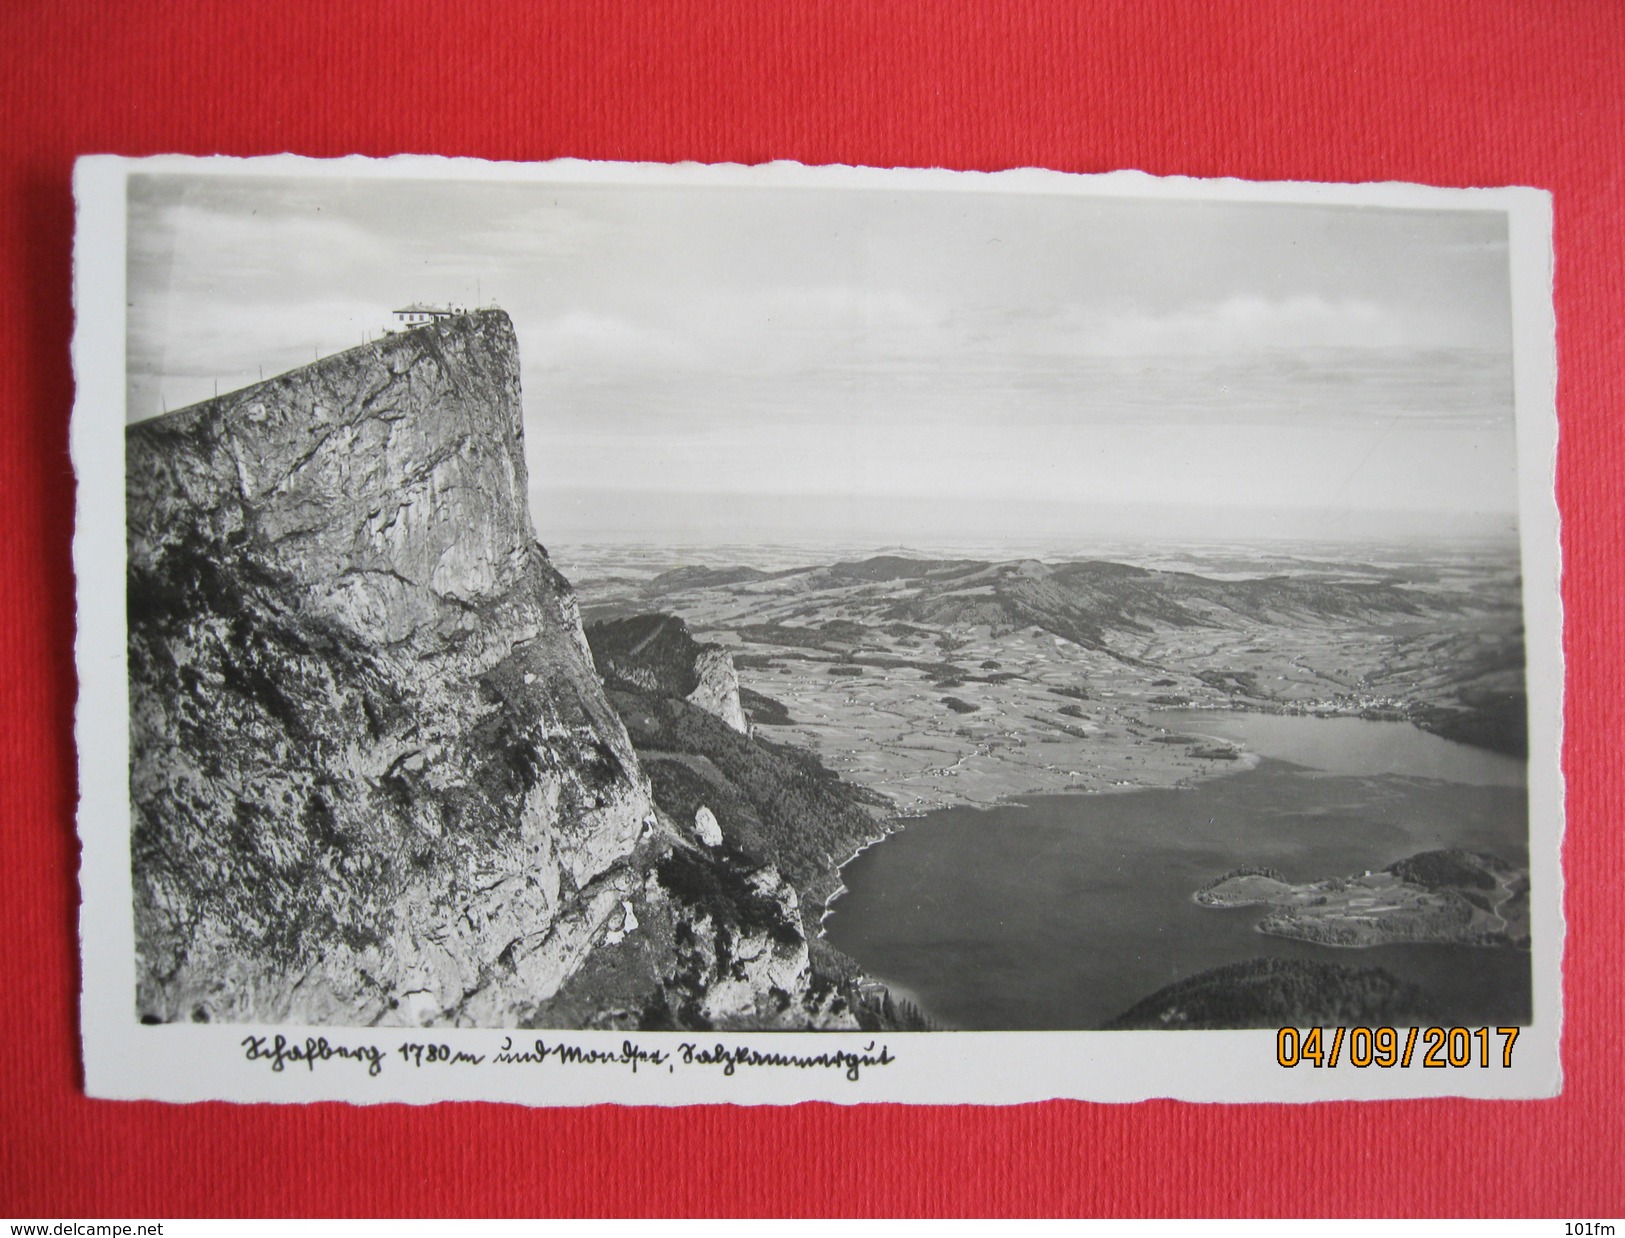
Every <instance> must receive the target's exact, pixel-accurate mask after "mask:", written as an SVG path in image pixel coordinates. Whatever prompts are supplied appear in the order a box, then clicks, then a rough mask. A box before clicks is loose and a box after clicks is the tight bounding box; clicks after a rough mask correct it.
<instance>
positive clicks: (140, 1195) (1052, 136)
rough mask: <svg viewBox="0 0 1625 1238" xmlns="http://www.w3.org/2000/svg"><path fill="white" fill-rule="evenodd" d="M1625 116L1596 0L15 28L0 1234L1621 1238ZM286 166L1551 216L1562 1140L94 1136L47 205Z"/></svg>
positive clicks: (1392, 1118) (830, 8)
mask: <svg viewBox="0 0 1625 1238" xmlns="http://www.w3.org/2000/svg"><path fill="white" fill-rule="evenodd" d="M1622 99H1625V5H1621V4H1618V3H1615V2H1612V0H1591V2H1586V0H1400V2H1394V0H1301V2H1297V3H1288V2H1286V0H1209V2H1208V3H1179V2H1177V0H1098V2H1093V3H1091V2H1088V0H1075V2H1073V3H1068V4H1045V3H1041V2H1040V0H983V2H981V3H946V2H945V3H930V4H927V3H900V2H895V0H852V2H850V3H823V2H819V0H782V2H779V3H768V2H764V3H760V4H752V3H747V2H744V0H719V2H717V3H712V4H703V3H698V2H689V0H684V2H681V3H655V4H644V5H638V4H614V3H596V4H595V3H557V4H526V3H520V2H517V0H516V2H515V3H511V4H502V3H487V2H485V0H469V2H465V3H457V4H451V3H445V4H440V3H435V4H429V3H396V2H386V0H380V2H374V3H349V2H347V0H275V2H271V0H265V2H257V3H247V2H245V3H241V4H235V5H231V6H229V7H228V6H224V5H220V6H214V5H209V4H205V3H198V2H194V0H177V2H170V3H157V2H136V0H128V2H126V3H117V2H116V0H110V2H108V3H104V4H94V3H44V2H35V0H9V2H8V3H6V4H5V6H4V11H3V13H0V100H3V102H0V121H3V123H0V178H3V192H0V307H3V310H0V716H3V726H0V882H3V883H4V884H3V896H0V942H3V943H4V956H5V971H4V981H3V985H0V993H3V994H4V996H5V1006H6V1012H5V1017H4V1022H3V1025H0V1026H3V1031H0V1213H5V1214H8V1215H11V1216H14V1217H27V1216H30V1215H38V1216H46V1215H50V1216H53V1217H56V1216H74V1215H78V1216H95V1215H109V1214H123V1215H127V1216H165V1215H167V1216H188V1215H210V1214H248V1215H253V1214H263V1215H277V1214H294V1215H309V1214H333V1215H347V1214H383V1213H406V1214H434V1213H475V1214H510V1213H519V1214H524V1213H534V1214H603V1213H735V1212H739V1213H748V1214H755V1213H836V1214H858V1213H872V1212H879V1213H893V1212H906V1213H926V1214H934V1213H967V1212H969V1213H1005V1212H1014V1213H1052V1212H1061V1213H1083V1214H1103V1215H1140V1214H1175V1215H1192V1214H1194V1215H1202V1214H1231V1213H1241V1214H1247V1213H1262V1214H1276V1213H1280V1214H1288V1215H1301V1214H1310V1215H1314V1214H1331V1215H1336V1214H1411V1213H1422V1214H1434V1213H1441V1214H1451V1213H1463V1214H1491V1215H1493V1214H1500V1215H1512V1216H1519V1215H1558V1214H1562V1215H1565V1216H1570V1217H1599V1216H1601V1217H1609V1216H1612V1217H1615V1218H1617V1217H1618V1216H1619V1215H1620V1214H1621V1212H1622V1211H1625V1209H1622V1200H1625V1172H1622V1168H1621V1159H1622V1158H1621V1153H1620V1147H1621V1144H1622V1142H1625V1140H1622V1136H1625V1117H1622V1115H1625V1086H1622V1084H1625V1079H1622V1073H1625V1072H1622V1067H1621V1061H1622V1056H1625V1054H1622V1049H1625V1039H1622V1037H1621V1034H1620V1028H1619V1020H1620V1018H1621V1017H1622V1015H1625V1007H1622V1003H1621V1001H1620V997H1621V981H1620V971H1621V962H1622V959H1621V943H1622V941H1625V933H1622V927H1625V926H1622V924H1621V893H1620V891H1621V887H1622V881H1621V876H1622V874H1621V841H1620V840H1621V830H1620V812H1619V809H1620V797H1621V790H1622V788H1625V778H1622V776H1621V772H1620V764H1619V761H1618V749H1617V748H1616V747H1615V742H1616V741H1617V738H1618V736H1619V735H1620V733H1621V721H1622V720H1621V701H1622V695H1621V693H1620V691H1619V688H1618V686H1617V685H1618V682H1619V680H1618V676H1619V671H1618V668H1619V667H1620V666H1621V665H1622V664H1625V657H1622V656H1621V655H1622V653H1625V650H1622V649H1621V623H1620V618H1621V616H1620V598H1621V589H1620V577H1619V573H1620V554H1621V545H1620V541H1621V530H1622V528H1625V521H1622V518H1621V517H1622V514H1625V513H1622V502H1625V486H1622V485H1621V484H1620V483H1621V481H1622V480H1625V478H1622V476H1621V468H1620V464H1621V459H1620V457H1621V445H1622V433H1621V430H1620V426H1619V423H1618V420H1617V417H1618V415H1619V413H1620V395H1621V369H1622V366H1625V349H1622V348H1621V343H1622V327H1621V323H1622V321H1625V319H1622V306H1625V297H1622V293H1625V287H1622V278H1621V277H1622V271H1625V192H1622V191H1625V184H1622V176H1621V154H1622V152H1625V103H1622ZM284 150H291V151H296V152H299V153H302V154H307V155H343V154H349V153H354V152H359V153H362V154H369V155H386V154H393V153H398V152H402V151H410V152H433V153H443V154H458V155H475V156H482V157H486V158H493V159H524V160H530V159H546V158H550V157H553V156H559V155H575V156H582V157H587V158H597V159H652V160H682V159H694V160H702V161H737V162H744V163H754V162H760V161H763V160H769V159H798V160H801V161H803V162H806V163H815V164H816V163H833V162H844V163H859V164H873V165H882V166H885V165H893V164H910V165H927V166H929V165H941V166H945V167H950V168H975V169H995V168H1003V167H1010V166H1019V165H1027V164H1038V165H1043V166H1047V167H1052V168H1059V169H1062V170H1066V171H1078V172H1093V171H1104V170H1108V169H1113V168H1119V167H1135V168H1143V169H1145V170H1147V171H1150V172H1155V173H1185V174H1191V175H1196V176H1238V177H1248V178H1254V179H1266V180H1270V179H1309V180H1336V181H1362V180H1390V179H1391V180H1413V181H1423V182H1428V183H1432V184H1437V185H1501V184H1513V183H1521V184H1530V185H1538V186H1542V187H1544V188H1547V189H1550V190H1552V191H1553V192H1554V194H1555V207H1556V221H1557V222H1556V226H1557V237H1556V247H1557V285H1556V287H1557V317H1558V329H1559V391H1558V408H1559V412H1560V417H1561V424H1562V445H1561V449H1560V460H1559V467H1558V497H1559V502H1560V504H1561V507H1562V511H1563V518H1564V528H1563V550H1564V560H1565V579H1564V586H1563V596H1564V603H1565V607H1566V612H1567V621H1566V637H1565V639H1566V647H1567V656H1568V671H1567V675H1568V683H1567V692H1568V697H1567V702H1568V703H1567V728H1568V730H1567V734H1568V739H1567V746H1566V749H1565V753H1564V766H1565V770H1566V773H1567V778H1568V833H1567V839H1566V843H1565V846H1564V865H1565V869H1566V872H1567V875H1568V895H1567V905H1566V909H1565V910H1566V914H1567V917H1568V924H1569V937H1568V957H1567V960H1566V969H1565V972H1566V974H1565V989H1566V993H1567V1005H1566V1012H1565V1017H1566V1027H1565V1035H1564V1064H1565V1068H1566V1071H1567V1086H1566V1088H1565V1091H1564V1094H1563V1096H1562V1097H1561V1099H1558V1100H1553V1101H1544V1102H1533V1103H1518V1104H1483V1103H1476V1104H1475V1103H1466V1102H1418V1103H1412V1104H1398V1103H1393V1104H1365V1105H1356V1104H1332V1105H1316V1106H1310V1107H1300V1108H1294V1107H1286V1106H1244V1107H1229V1108H1222V1107H1217V1106H1209V1107H1199V1106H1191V1105H1181V1104H1174V1103H1168V1102H1158V1103H1151V1104H1143V1105H1134V1106H1126V1107H1106V1106H1095V1105H1085V1104H1076V1103H1053V1104H1044V1105H1029V1106H1023V1107H1019V1108H1010V1109H954V1108H939V1109H915V1108H904V1107H894V1106H872V1107H866V1108H855V1109H842V1108H836V1107H831V1106H822V1105H807V1106H801V1107H798V1108H794V1109H788V1110H774V1109H757V1110H750V1109H735V1108H728V1107H714V1108H701V1109H689V1110H667V1111H662V1110H657V1109H617V1108H598V1109H586V1110H577V1111H568V1110H565V1111H546V1110H525V1109H521V1108H517V1107H509V1106H497V1105H472V1104H465V1105H442V1106H437V1107H433V1108H427V1109H411V1108H407V1107H398V1106H385V1107H377V1108H373V1109H370V1110H361V1109H351V1108H348V1107H345V1106H342V1105H316V1106H310V1107H308V1108H297V1107H260V1108H248V1107H235V1106H230V1105H197V1106H191V1107H186V1106H166V1105H159V1104H123V1103H111V1102H104V1101H91V1100H87V1099H86V1098H85V1097H84V1095H83V1093H82V1090H81V1084H80V1079H79V1067H78V1042H77V1036H78V1023H77V1008H76V1003H77V988H78V968H77V962H76V950H77V947H76V944H75V943H76V932H75V917H76V914H77V905H78V893H77V887H76V881H75V866H76V857H77V844H76V841H75V837H74V826H73V810H74V802H75V772H74V748H73V731H72V710H73V701H74V691H75V679H74V671H73V634H74V618H73V616H74V601H73V577H72V570H71V566H70V553H69V552H70V536H71V531H72V524H73V479H72V475H71V470H70V467H69V461H68V454H67V425H68V413H69V407H70V403H71V399H72V394H73V385H72V376H71V372H70V367H69V359H68V340H69V335H70V331H71V328H72V312H71V305H70V299H69V272H70V252H71V240H72V202H71V197H70V181H69V177H70V171H71V168H72V163H73V159H74V157H75V156H76V155H79V154H83V153H87V152H94V151H111V152H115V153H119V154H126V155H143V154H150V153H157V152H165V151H179V152H186V153H193V154H210V153H216V152H225V153H230V154H240V155H253V154H266V153H273V152H278V151H284ZM84 584H85V588H86V589H87V590H90V591H94V590H97V589H122V582H120V581H86V582H84ZM1609 667H1613V668H1615V669H1614V670H1613V671H1612V672H1610V670H1609V669H1608V668H1609ZM1610 682H1612V683H1615V685H1616V686H1615V687H1614V688H1609V687H1608V686H1607V685H1608V684H1609V683H1610Z"/></svg>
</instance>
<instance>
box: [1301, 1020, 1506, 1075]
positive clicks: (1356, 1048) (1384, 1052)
mask: <svg viewBox="0 0 1625 1238" xmlns="http://www.w3.org/2000/svg"><path fill="white" fill-rule="evenodd" d="M1518 1031H1519V1029H1518V1028H1516V1027H1493V1028H1492V1027H1478V1028H1468V1027H1425V1028H1416V1027H1412V1028H1405V1029H1400V1028H1394V1027H1328V1028H1319V1027H1308V1028H1304V1029H1303V1030H1302V1031H1299V1029H1297V1028H1295V1027H1283V1028H1281V1029H1280V1030H1279V1031H1277V1032H1276V1033H1275V1060H1276V1062H1277V1064H1279V1065H1281V1066H1284V1067H1288V1068H1290V1067H1293V1066H1306V1065H1307V1066H1319V1067H1332V1066H1338V1065H1343V1064H1346V1065H1349V1066H1353V1067H1355V1068H1356V1069H1361V1070H1363V1069H1365V1068H1367V1067H1370V1066H1376V1067H1379V1068H1382V1069H1388V1068H1391V1067H1394V1066H1398V1067H1401V1068H1405V1067H1409V1066H1412V1065H1417V1066H1422V1067H1424V1068H1428V1069H1446V1068H1449V1067H1456V1068H1458V1069H1459V1068H1461V1067H1466V1066H1478V1067H1480V1068H1482V1069H1486V1070H1487V1069H1489V1067H1490V1066H1491V1065H1499V1066H1501V1067H1503V1068H1510V1067H1511V1066H1512V1047H1513V1045H1514V1044H1516V1043H1517V1040H1518ZM1495 1038H1499V1039H1498V1040H1496V1039H1495ZM1418 1050H1420V1052H1418Z"/></svg>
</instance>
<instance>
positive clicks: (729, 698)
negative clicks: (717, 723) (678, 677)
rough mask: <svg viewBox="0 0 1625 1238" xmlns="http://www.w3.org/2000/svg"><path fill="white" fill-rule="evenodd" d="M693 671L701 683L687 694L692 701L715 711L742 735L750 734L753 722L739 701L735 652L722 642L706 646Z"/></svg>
mask: <svg viewBox="0 0 1625 1238" xmlns="http://www.w3.org/2000/svg"><path fill="white" fill-rule="evenodd" d="M694 674H695V676H696V677H697V678H698V679H699V683H698V684H696V685H695V688H694V691H692V692H690V693H689V694H688V700H689V702H690V703H691V704H694V705H698V706H699V707H700V708H701V709H703V710H705V712H706V713H709V714H715V715H716V716H717V717H719V718H721V719H722V720H723V721H724V722H726V723H727V724H728V725H729V726H731V727H732V728H733V729H734V730H736V731H738V732H739V733H740V734H741V735H749V734H750V724H749V723H748V722H746V721H745V710H744V707H743V706H742V705H741V704H740V703H739V672H738V671H736V670H735V669H734V660H733V655H732V654H731V653H729V652H728V651H727V650H726V649H724V648H723V647H722V646H720V645H706V646H703V647H702V648H701V650H700V653H699V655H698V656H697V657H696V658H695V659H694Z"/></svg>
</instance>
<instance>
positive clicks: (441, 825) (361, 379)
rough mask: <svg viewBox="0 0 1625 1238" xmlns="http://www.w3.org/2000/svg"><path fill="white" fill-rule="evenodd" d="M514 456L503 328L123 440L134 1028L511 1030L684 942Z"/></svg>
mask: <svg viewBox="0 0 1625 1238" xmlns="http://www.w3.org/2000/svg"><path fill="white" fill-rule="evenodd" d="M521 435H522V423H521V412H520V403H519V370H518V353H517V348H516V345H515V341H514V337H513V331H512V326H511V324H510V323H509V321H508V319H507V316H506V315H504V314H502V313H500V312H496V311H492V312H482V313H476V314H472V315H468V316H466V317H463V318H459V319H454V320H452V321H451V322H449V323H446V324H441V325H438V326H434V327H429V328H424V329H421V330H417V331H412V332H409V333H404V334H401V335H398V336H393V337H389V338H386V339H384V340H382V341H380V342H378V343H375V344H372V345H368V346H365V347H362V348H358V349H352V350H350V351H349V352H346V353H343V354H340V355H338V356H334V357H331V358H328V359H326V360H323V361H321V362H319V363H317V364H314V365H311V366H308V367H305V368H304V369H301V370H298V371H295V372H292V373H290V374H287V375H284V376H282V377H280V378H277V379H273V380H271V381H269V382H266V383H262V384H259V385H257V386H254V387H250V388H246V389H244V390H242V391H239V392H235V393H233V394H230V395H226V396H221V397H219V398H218V399H215V400H211V401H208V402H207V403H204V404H200V405H197V406H195V407H193V408H190V409H185V410H182V411H180V412H177V413H173V414H170V415H168V416H166V417H163V418H159V419H156V420H153V421H150V422H145V423H142V424H138V425H135V426H132V427H130V429H129V431H128V435H127V477H128V483H127V495H126V499H127V512H128V522H129V535H128V536H129V580H128V588H129V618H130V629H129V666H130V705H131V742H132V754H131V772H130V778H131V792H132V796H131V798H132V803H133V809H134V822H133V837H132V851H133V856H132V859H133V875H134V882H135V917H136V938H137V951H138V973H139V974H138V992H137V1002H138V1007H139V1011H140V1013H141V1014H142V1016H143V1017H144V1018H146V1019H149V1020H157V1021H167V1020H175V1019H191V1020H199V1021H201V1020H228V1021H230V1020H250V1019H252V1020H263V1021H288V1022H316V1023H322V1022H338V1023H351V1024H369V1023H384V1024H391V1023H409V1024H419V1023H435V1022H461V1023H473V1024H483V1025H499V1024H512V1023H521V1022H525V1021H526V1020H527V1019H530V1018H533V1017H535V1016H536V1014H537V1012H538V1010H540V1009H542V1008H544V1006H545V1004H546V1002H547V1001H548V1000H549V999H550V998H551V997H552V996H553V995H554V994H555V993H556V992H557V991H558V990H559V989H560V987H561V986H562V985H563V984H564V983H565V981H566V980H568V979H569V978H570V977H571V976H572V975H575V974H577V973H578V972H580V971H581V969H582V967H583V965H584V964H586V963H587V962H589V960H590V959H591V958H592V956H593V954H594V952H595V951H598V950H601V949H603V948H604V947H605V945H606V943H607V944H609V945H615V944H618V943H620V942H622V941H623V940H625V939H627V938H628V937H629V936H635V935H636V933H637V923H638V914H637V907H639V906H645V907H647V906H648V904H649V903H650V901H651V900H654V901H656V902H658V903H660V904H661V906H663V907H665V908H666V916H667V919H668V921H670V922H672V923H677V922H686V920H688V919H692V918H693V917H692V916H691V915H690V913H689V912H688V911H687V910H685V907H684V905H683V904H682V903H681V900H680V899H679V900H673V899H672V898H671V897H670V896H669V895H668V893H667V892H666V891H665V889H664V887H662V886H661V885H660V883H659V880H658V877H657V876H656V875H655V870H656V866H657V864H658V862H659V861H660V859H661V857H663V856H666V855H668V854H669V853H670V851H671V848H672V846H673V844H674V842H675V839H674V837H673V835H672V834H671V832H670V831H669V830H668V829H667V828H666V826H665V825H663V823H661V822H660V821H659V820H658V818H657V814H656V811H655V808H654V805H653V804H652V802H651V798H650V792H649V786H648V782H647V780H646V779H645V777H644V775H643V773H642V772H641V770H640V769H639V766H638V761H637V758H636V756H635V754H634V752H633V749H632V746H631V744H630V742H629V741H628V738H627V733H626V730H625V727H624V726H623V724H622V722H621V720H620V718H619V716H618V715H617V714H616V713H615V711H614V709H613V708H612V707H611V706H610V704H609V703H608V701H607V700H606V699H605V696H604V693H603V690H602V688H601V686H600V684H599V681H598V678H597V675H596V674H595V672H594V669H593V666H592V662H591V657H590V653H589V651H588V648H587V644H586V640H585V637H584V636H583V634H582V630H581V624H580V618H579V615H578V612H577V610H576V605H575V601H574V598H573V596H572V594H571V591H570V588H569V586H568V584H567V582H565V581H564V579H563V578H562V577H561V576H560V575H559V574H558V573H557V572H556V571H555V570H554V569H553V568H552V566H551V564H550V563H549V561H548V558H547V555H546V553H545V552H544V551H543V550H542V548H541V547H540V546H539V545H537V543H536V541H535V539H534V536H533V533H532V530H531V526H530V519H529V515H528V510H527V506H526V500H525V495H526V482H527V479H526V471H525V463H524V453H523V450H522V442H521ZM674 966H675V960H674V957H673V955H672V952H671V950H669V949H668V950H667V951H666V952H665V953H664V954H661V953H660V952H658V951H657V952H655V953H653V954H650V955H649V956H648V957H647V958H646V960H645V969H646V971H647V973H648V974H647V975H644V976H642V977H641V978H640V981H639V983H640V985H641V988H642V991H643V992H644V993H645V995H646V996H648V997H651V998H652V997H653V996H654V995H655V994H656V993H657V991H658V990H659V989H660V987H661V985H662V984H663V983H664V982H665V980H666V979H667V978H668V973H669V972H670V971H671V969H672V968H673V967H674ZM634 987H636V986H634ZM590 1015H591V1012H588V1015H587V1016H583V1017H584V1018H588V1021H590V1018H589V1016H590Z"/></svg>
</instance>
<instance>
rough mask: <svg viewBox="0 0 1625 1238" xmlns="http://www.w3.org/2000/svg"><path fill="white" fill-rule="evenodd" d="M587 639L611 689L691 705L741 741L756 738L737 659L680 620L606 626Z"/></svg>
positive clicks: (652, 618) (636, 619)
mask: <svg viewBox="0 0 1625 1238" xmlns="http://www.w3.org/2000/svg"><path fill="white" fill-rule="evenodd" d="M587 639H588V641H589V642H590V643H591V645H592V654H593V659H594V660H595V661H596V662H597V664H598V669H599V671H600V672H601V673H602V674H603V676H604V681H605V682H606V683H607V684H609V685H610V686H611V687H624V688H630V689H632V690H633V691H637V692H648V693H653V694H654V695H656V696H664V697H673V698H676V699H678V700H686V701H688V702H690V703H691V704H693V705H696V706H698V707H699V708H700V709H703V710H705V712H706V713H708V714H713V715H715V716H716V717H718V718H721V719H722V720H723V721H724V722H726V723H727V724H728V725H729V726H730V727H732V728H733V729H734V730H736V731H738V732H739V733H740V734H741V735H748V734H750V723H748V722H747V721H746V720H745V710H744V708H743V706H741V705H740V702H739V672H738V671H736V670H735V669H734V661H733V655H732V654H730V653H729V652H728V650H727V649H726V648H725V647H723V646H722V645H716V644H702V643H701V642H700V641H697V640H695V639H694V637H693V635H692V634H691V633H690V632H689V630H688V625H687V624H686V623H684V622H683V621H682V620H681V619H679V618H677V616H675V615H663V614H648V615H634V616H632V617H631V618H629V619H608V620H603V621H601V622H599V623H595V624H593V625H592V626H591V628H589V629H588V631H587Z"/></svg>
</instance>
